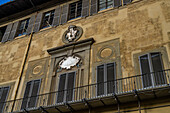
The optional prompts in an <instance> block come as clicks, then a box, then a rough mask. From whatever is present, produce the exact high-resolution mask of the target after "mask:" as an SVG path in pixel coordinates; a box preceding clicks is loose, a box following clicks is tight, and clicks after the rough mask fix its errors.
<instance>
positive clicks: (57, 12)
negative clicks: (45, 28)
mask: <svg viewBox="0 0 170 113" xmlns="http://www.w3.org/2000/svg"><path fill="white" fill-rule="evenodd" d="M60 14H61V7H60V6H58V7H57V8H56V9H55V12H54V19H53V23H52V26H58V25H59V24H60Z"/></svg>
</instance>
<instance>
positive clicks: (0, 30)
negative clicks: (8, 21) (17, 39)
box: [0, 26, 7, 42]
mask: <svg viewBox="0 0 170 113" xmlns="http://www.w3.org/2000/svg"><path fill="white" fill-rule="evenodd" d="M6 27H7V26H4V27H1V28H0V42H1V41H2V38H3V36H4V34H5V30H6Z"/></svg>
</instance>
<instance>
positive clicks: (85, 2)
mask: <svg viewBox="0 0 170 113" xmlns="http://www.w3.org/2000/svg"><path fill="white" fill-rule="evenodd" d="M87 16H89V0H83V3H82V17H87Z"/></svg>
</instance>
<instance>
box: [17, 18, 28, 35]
mask: <svg viewBox="0 0 170 113" xmlns="http://www.w3.org/2000/svg"><path fill="white" fill-rule="evenodd" d="M29 20H30V19H29V18H28V19H25V20H22V21H21V22H20V23H19V27H18V30H17V33H16V36H21V35H25V34H26V31H27V28H28V24H29Z"/></svg>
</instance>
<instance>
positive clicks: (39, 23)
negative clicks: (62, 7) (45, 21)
mask: <svg viewBox="0 0 170 113" xmlns="http://www.w3.org/2000/svg"><path fill="white" fill-rule="evenodd" d="M42 16H43V14H42V13H38V14H37V18H36V21H35V25H34V32H38V31H39V30H40V27H41V21H42Z"/></svg>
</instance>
